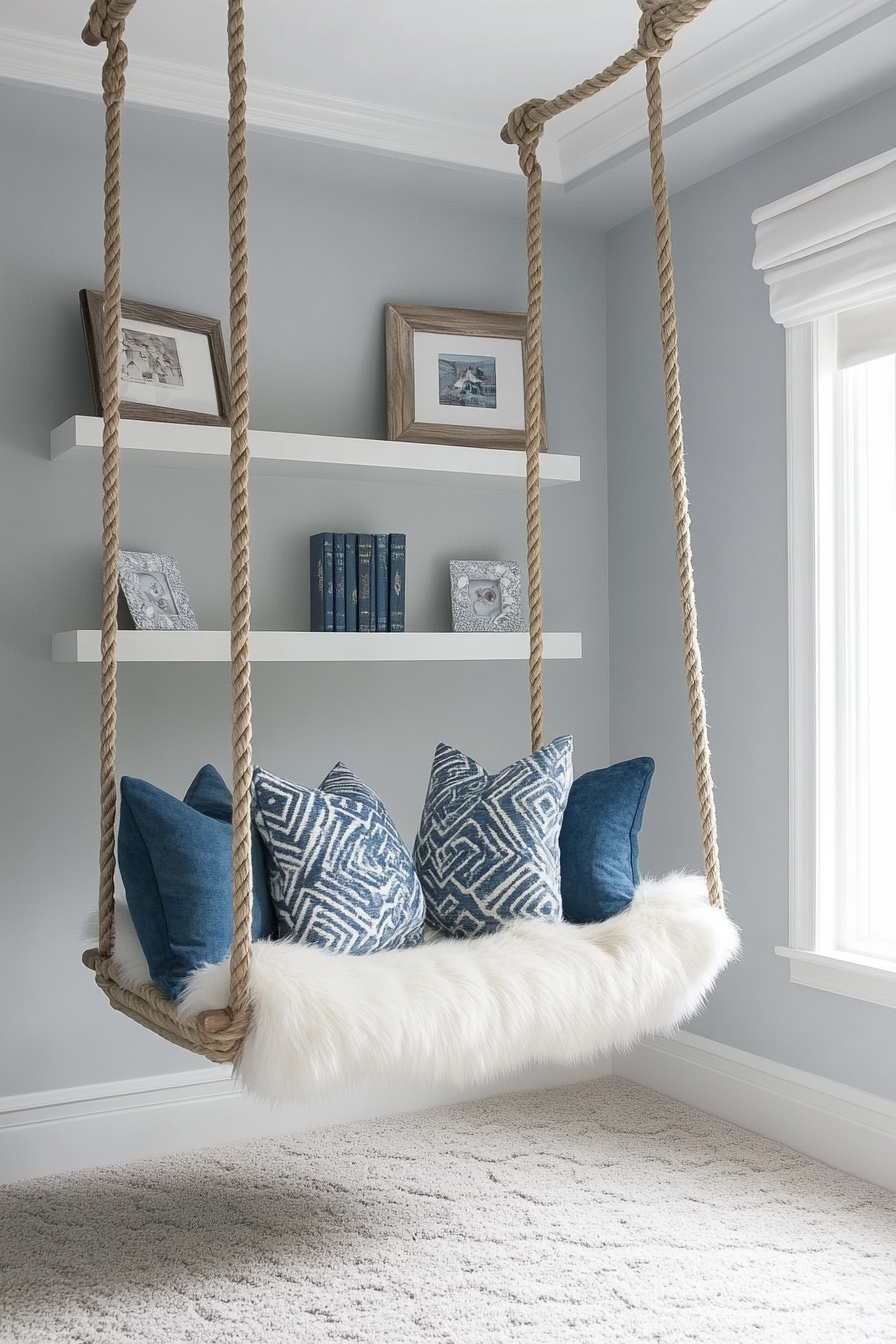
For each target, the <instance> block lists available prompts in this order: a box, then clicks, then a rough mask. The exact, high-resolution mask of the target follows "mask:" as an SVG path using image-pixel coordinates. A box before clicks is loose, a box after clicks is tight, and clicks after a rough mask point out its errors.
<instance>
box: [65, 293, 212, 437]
mask: <svg viewBox="0 0 896 1344" xmlns="http://www.w3.org/2000/svg"><path fill="white" fill-rule="evenodd" d="M80 299H81V318H82V320H83V323H84V337H85V340H86V342H87V362H88V365H89V367H90V378H91V382H92V384H93V399H94V402H95V404H96V413H97V415H102V413H103V396H102V387H101V381H100V361H99V350H100V339H101V332H102V319H103V295H102V293H100V291H99V290H93V289H82V290H81V294H80ZM118 373H119V383H118V395H119V397H120V399H121V415H122V418H123V419H125V420H164V421H168V422H169V423H175V424H182V425H229V424H230V380H229V378H228V376H227V359H226V356H225V353H224V338H223V336H222V334H221V323H220V322H219V321H218V320H217V319H216V318H213V317H200V316H199V315H198V314H196V313H182V312H179V311H178V310H177V309H174V308H157V307H154V306H153V305H151V304H148V303H133V302H131V301H130V300H129V299H124V300H122V304H121V346H120V349H119V365H118Z"/></svg>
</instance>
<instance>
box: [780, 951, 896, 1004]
mask: <svg viewBox="0 0 896 1344" xmlns="http://www.w3.org/2000/svg"><path fill="white" fill-rule="evenodd" d="M775 952H776V953H777V954H778V956H779V957H789V959H790V980H791V983H792V984H796V985H809V986H810V987H811V988H812V989H826V990H829V991H830V993H831V994H845V995H846V996H847V997H848V998H850V999H864V1000H865V1002H866V1003H881V1004H883V1005H884V1006H885V1007H887V1008H896V966H893V965H892V964H890V965H888V964H887V963H886V962H884V961H873V960H872V959H871V958H870V957H852V956H850V955H848V954H847V953H845V952H844V953H841V954H839V955H837V956H828V955H827V954H826V953H821V952H807V951H804V950H802V949H800V948H795V947H776V948H775Z"/></svg>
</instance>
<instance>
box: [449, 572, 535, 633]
mask: <svg viewBox="0 0 896 1344" xmlns="http://www.w3.org/2000/svg"><path fill="white" fill-rule="evenodd" d="M448 568H449V570H450V573H451V624H452V627H453V629H454V630H456V631H463V632H464V633H465V634H467V633H471V632H473V631H524V630H525V629H526V623H525V621H524V620H523V595H522V584H521V582H520V567H519V565H517V564H515V563H514V562H513V561H512V560H451V561H450V562H449V566H448Z"/></svg>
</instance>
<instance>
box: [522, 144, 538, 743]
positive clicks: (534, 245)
mask: <svg viewBox="0 0 896 1344" xmlns="http://www.w3.org/2000/svg"><path fill="white" fill-rule="evenodd" d="M540 135H541V130H540V129H539V130H538V132H537V133H536V135H535V136H534V137H531V138H529V139H527V141H526V143H525V145H520V166H521V167H522V169H523V172H524V173H525V174H526V178H527V183H528V189H527V210H526V256H527V259H528V270H529V302H528V305H527V311H526V346H525V352H524V366H523V380H524V382H523V385H524V391H525V402H526V546H527V550H526V562H527V569H528V575H529V704H530V715H531V721H532V750H533V751H538V749H539V747H542V746H544V678H543V673H544V606H543V601H542V590H541V462H540V454H541V438H542V423H543V407H542V388H543V378H544V366H543V357H542V341H541V320H542V293H543V290H544V268H543V258H542V227H541V202H542V182H541V165H540V164H539V162H538V157H537V155H536V152H535V150H536V145H537V143H538V138H539V136H540Z"/></svg>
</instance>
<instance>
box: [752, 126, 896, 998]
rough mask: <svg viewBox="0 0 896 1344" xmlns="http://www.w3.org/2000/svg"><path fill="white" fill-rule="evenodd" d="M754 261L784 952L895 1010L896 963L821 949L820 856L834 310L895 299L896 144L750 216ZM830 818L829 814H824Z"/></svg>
mask: <svg viewBox="0 0 896 1344" xmlns="http://www.w3.org/2000/svg"><path fill="white" fill-rule="evenodd" d="M753 222H754V224H756V225H757V230H756V242H757V246H756V255H755V257H754V262H753V264H754V266H755V267H756V268H757V269H761V270H763V271H764V272H765V279H766V282H767V283H768V285H769V297H770V309H771V313H772V317H773V318H774V319H775V321H777V322H779V323H781V324H782V325H784V326H785V327H786V329H787V331H786V351H787V354H786V358H787V488H788V563H789V576H788V579H789V667H790V688H789V695H790V742H789V750H790V884H789V885H790V934H789V946H788V947H777V948H775V951H776V953H777V954H778V955H779V956H782V957H787V958H788V959H789V962H790V979H791V981H792V982H794V983H796V984H800V985H808V986H811V987H812V988H814V989H824V990H828V991H830V992H832V993H835V994H842V995H846V996H848V997H850V998H856V999H862V1000H865V1001H867V1002H870V1003H876V1004H882V1005H885V1006H887V1007H894V1008H896V969H894V968H893V965H892V962H890V963H885V962H882V961H876V960H875V959H873V958H870V957H863V956H859V955H855V954H853V953H849V952H840V951H838V952H837V953H836V954H831V953H829V952H828V951H825V952H821V951H819V950H818V949H819V946H820V945H822V946H823V945H824V940H823V939H822V938H821V936H820V935H821V929H820V921H821V912H820V902H819V896H820V884H819V880H818V863H819V853H820V850H821V846H822V843H823V841H824V838H825V833H826V832H825V826H826V825H829V824H830V823H829V817H830V804H829V800H828V801H826V800H824V799H822V798H821V797H820V796H819V794H820V787H819V785H820V774H821V772H820V770H819V750H820V731H819V730H820V725H821V722H822V714H823V707H822V705H821V704H820V697H821V696H822V695H824V694H826V691H825V687H824V683H823V682H822V681H820V677H819V670H820V660H819V617H820V614H821V610H822V604H821V601H820V598H821V594H820V593H819V591H818V587H819V584H818V555H819V531H818V529H819V519H820V508H822V507H824V500H823V491H824V489H825V483H824V476H823V473H822V472H820V471H819V463H820V461H823V460H824V459H825V457H826V455H827V454H828V453H829V451H830V446H831V445H830V440H829V436H830V435H831V434H832V432H833V423H834V422H833V413H834V410H835V390H834V387H833V375H832V369H833V365H834V360H833V357H832V352H831V351H830V350H829V349H827V346H828V345H829V344H830V343H831V342H832V341H833V339H834V336H835V330H836V325H835V320H834V317H833V314H835V313H837V312H838V311H843V310H845V309H848V308H853V307H858V306H861V305H863V304H866V303H872V302H874V301H876V300H877V299H882V298H885V297H891V296H892V295H894V294H896V150H892V151H890V152H889V153H887V154H882V155H879V156H878V157H877V158H875V159H871V160H868V161H867V162H866V163H863V164H858V165H856V166H855V167H854V168H851V169H847V170H846V171H845V172H843V173H839V174H837V175H836V176H835V177H832V178H828V179H826V180H825V181H824V182H820V183H817V184H815V185H814V186H812V187H808V188H805V189H804V190H802V191H800V192H797V193H795V194H794V195H792V196H789V197H786V198H784V199H783V200H781V201H776V202H773V203H772V204H771V205H769V206H765V207H763V208H762V209H760V210H757V211H756V213H755V214H754V215H753ZM825 813H827V814H828V820H827V821H826V820H825Z"/></svg>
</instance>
